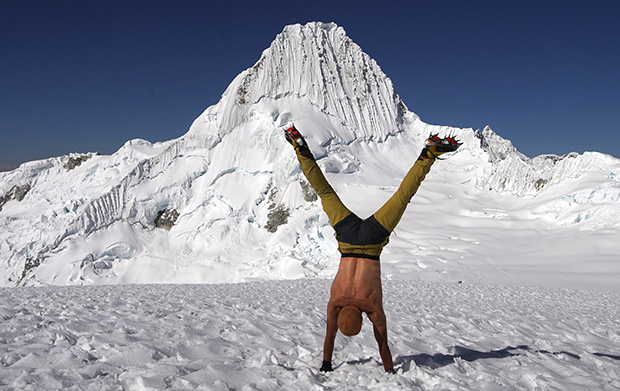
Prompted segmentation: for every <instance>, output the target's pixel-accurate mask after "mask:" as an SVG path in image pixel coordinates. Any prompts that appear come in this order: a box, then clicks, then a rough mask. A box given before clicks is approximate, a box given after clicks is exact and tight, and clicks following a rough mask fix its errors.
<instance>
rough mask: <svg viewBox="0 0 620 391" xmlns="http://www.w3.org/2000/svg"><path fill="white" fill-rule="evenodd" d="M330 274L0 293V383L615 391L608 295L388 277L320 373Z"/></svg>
mask: <svg viewBox="0 0 620 391" xmlns="http://www.w3.org/2000/svg"><path fill="white" fill-rule="evenodd" d="M329 283H330V281H329V280H322V279H302V280H294V281H268V282H253V283H239V284H213V285H202V284H201V285H132V286H89V287H37V288H32V287H26V288H2V289H0V298H1V299H0V317H1V318H0V319H2V321H1V322H0V389H2V390H7V391H13V390H19V391H29V390H33V391H34V390H37V391H38V390H58V389H63V390H80V391H85V390H120V389H123V390H163V389H174V390H210V391H227V390H265V391H267V390H334V389H338V390H376V391H381V390H390V391H391V390H421V391H422V390H424V391H431V390H481V391H484V390H489V391H496V390H538V389H541V390H609V391H611V390H617V389H619V388H620V380H619V379H620V365H618V364H619V363H618V360H619V359H620V350H619V348H618V347H619V346H620V333H619V330H620V312H619V310H618V305H617V303H618V302H620V297H619V295H620V294H619V293H618V292H593V291H575V290H568V289H565V290H555V289H549V288H544V287H532V288H523V287H520V288H516V287H507V286H504V287H502V286H490V285H480V284H478V285H468V284H442V283H428V282H412V281H387V282H386V283H385V284H384V294H385V309H386V315H387V320H388V328H389V330H390V347H391V350H392V355H393V357H394V367H395V369H396V372H397V373H396V375H390V374H386V373H385V372H384V370H383V366H382V365H381V362H380V358H379V354H378V349H377V346H376V341H375V340H374V337H373V332H372V327H371V325H370V323H369V322H368V320H366V321H365V323H364V325H363V327H362V331H361V333H360V334H359V335H358V336H356V337H355V338H347V337H343V336H342V335H338V336H337V338H336V349H335V352H334V359H333V364H334V367H335V371H334V372H331V373H329V374H323V373H321V372H319V367H320V364H321V357H322V346H323V337H324V330H325V329H324V327H325V302H326V301H327V299H328V294H329Z"/></svg>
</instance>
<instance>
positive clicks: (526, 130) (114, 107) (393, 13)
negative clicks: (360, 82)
mask: <svg viewBox="0 0 620 391" xmlns="http://www.w3.org/2000/svg"><path fill="white" fill-rule="evenodd" d="M396 4H397V5H396ZM308 21H322V22H335V23H337V24H338V25H340V26H342V27H343V28H344V29H345V30H346V31H347V33H348V35H349V36H350V37H351V38H352V39H353V41H355V42H356V43H357V44H358V45H360V46H361V48H362V49H363V50H364V51H365V52H366V53H368V54H369V55H370V56H371V57H373V58H374V59H375V60H376V61H377V63H378V64H379V65H380V66H381V68H382V69H383V71H384V72H385V73H386V74H387V75H388V76H389V77H390V78H391V79H392V81H393V82H394V85H395V86H396V89H397V91H398V92H399V94H400V95H401V96H402V98H403V100H404V101H405V103H406V104H407V106H408V107H409V109H410V110H411V111H413V112H415V113H416V114H418V115H419V116H420V117H421V118H422V120H423V121H425V122H427V123H431V124H439V125H451V126H458V127H471V128H474V129H478V128H483V127H484V126H485V125H490V126H491V127H492V128H493V129H494V130H495V131H496V132H497V133H498V134H500V135H501V136H502V137H504V138H507V139H509V140H511V141H512V142H513V144H514V145H515V146H516V147H517V148H518V149H519V150H520V151H521V152H523V153H524V154H526V155H527V156H530V157H533V156H535V155H538V154H541V153H555V154H560V155H561V154H565V153H568V152H572V151H577V152H583V151H599V152H603V153H608V154H612V155H614V156H616V157H620V126H619V125H618V124H619V123H620V119H619V118H618V114H619V113H620V27H619V26H620V2H619V1H598V0H589V1H568V0H564V1H546V0H539V1H502V0H497V1H475V2H474V1H463V0H459V1H456V0H455V1H439V0H435V1H402V2H400V3H399V2H377V1H335V0H332V1H321V0H315V1H310V2H296V1H264V2H257V1H247V2H246V1H229V0H228V1H218V0H215V1H190V0H177V1H161V0H159V1H158V0H152V1H128V0H124V1H115V0H111V1H103V0H101V1H95V0H90V1H89V0H84V1H64V0H55V1H31V0H20V1H8V0H5V1H2V2H1V3H0V132H1V136H0V164H1V165H11V166H15V165H18V164H20V163H22V162H25V161H30V160H36V159H42V158H47V157H51V156H59V155H64V154H67V153H70V152H89V151H98V152H100V153H102V154H111V153H113V152H114V151H116V150H117V149H118V148H119V147H120V146H121V145H123V144H124V143H125V141H127V140H129V139H132V138H144V139H147V140H149V141H152V142H156V141H164V140H169V139H172V138H176V137H178V136H180V135H182V134H184V133H185V132H186V131H187V130H188V128H189V126H190V124H191V123H192V122H193V120H194V119H195V118H196V117H197V116H198V115H200V113H201V112H202V111H203V110H204V109H205V108H207V107H208V106H210V105H212V104H215V103H217V101H218V100H219V98H220V96H221V94H222V93H223V92H224V90H225V89H226V87H227V86H228V84H229V83H230V82H231V81H232V80H233V78H234V77H235V76H236V75H238V74H239V73H240V72H242V71H243V70H244V69H246V68H249V67H251V66H252V65H253V64H254V63H255V62H256V61H257V60H258V59H259V57H260V55H261V53H262V51H263V50H264V49H266V48H267V47H269V45H270V44H271V42H272V41H273V39H274V38H275V36H276V35H277V34H278V33H280V32H281V31H282V29H283V28H284V26H285V25H288V24H293V23H306V22H308Z"/></svg>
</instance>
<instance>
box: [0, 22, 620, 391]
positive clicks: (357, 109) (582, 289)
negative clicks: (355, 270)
mask: <svg viewBox="0 0 620 391" xmlns="http://www.w3.org/2000/svg"><path fill="white" fill-rule="evenodd" d="M288 121H294V123H295V124H296V125H297V127H298V128H299V129H300V130H301V131H302V133H303V134H304V135H305V136H306V138H307V140H308V142H309V144H310V146H311V148H312V150H313V152H314V154H315V156H316V158H317V160H318V162H319V165H320V166H321V167H322V169H323V170H324V171H325V172H326V176H327V177H328V179H329V181H330V182H331V183H332V185H333V186H334V188H335V189H336V190H337V192H338V194H339V195H340V197H341V198H342V200H343V201H344V203H345V204H346V205H347V206H348V207H349V208H350V209H352V210H353V211H354V212H356V213H357V214H358V215H360V216H361V217H367V216H369V215H371V214H372V213H374V212H375V211H376V210H377V209H378V208H379V207H380V206H381V205H382V204H383V203H384V202H385V201H386V200H387V199H388V198H389V197H390V196H391V194H393V192H394V191H395V190H396V188H397V187H398V185H399V183H400V181H401V179H402V177H403V176H404V175H405V173H406V172H407V170H408V169H409V167H410V166H411V164H413V162H414V161H415V159H416V158H417V155H418V154H419V151H420V149H421V148H422V145H423V142H424V140H425V138H426V137H427V136H428V134H429V133H431V132H432V133H437V132H438V133H440V134H453V135H456V136H457V137H458V138H459V139H460V140H462V141H463V145H462V147H461V148H460V149H459V151H457V152H456V153H454V154H452V156H450V157H449V158H448V159H447V160H445V161H439V162H437V163H436V164H435V165H434V166H433V168H432V170H431V172H430V174H429V175H428V177H427V179H426V180H425V181H424V183H423V184H422V186H421V187H420V190H419V192H418V194H416V195H415V196H414V197H413V199H412V202H411V204H410V206H409V208H408V209H407V211H406V212H405V215H404V216H403V220H402V221H401V223H400V224H399V226H398V227H397V229H396V231H395V232H394V234H393V235H392V236H391V239H390V244H389V245H388V246H387V247H386V248H385V250H384V253H383V254H382V261H381V262H382V270H383V277H384V284H385V305H386V311H387V313H388V320H389V327H388V329H389V330H390V333H391V336H390V343H391V346H392V350H393V353H394V358H395V362H396V365H397V368H398V374H397V375H396V376H392V377H390V376H387V375H385V374H384V373H382V371H381V369H380V365H379V364H378V361H377V360H378V354H377V351H376V350H377V349H376V347H375V346H374V339H373V338H372V335H371V334H372V333H369V332H368V329H366V330H365V332H364V334H363V335H362V336H361V337H356V338H353V339H345V338H340V337H339V338H340V339H338V346H337V351H336V359H335V362H336V365H337V366H338V369H337V370H336V372H334V373H331V374H328V375H325V374H321V373H317V367H318V365H319V364H320V356H321V349H322V339H323V329H324V309H325V305H326V302H327V295H328V292H329V281H330V278H331V277H333V275H334V274H335V272H336V269H337V266H338V253H337V250H336V242H335V239H334V231H333V229H332V228H331V227H330V226H329V222H328V221H327V218H326V216H325V214H324V213H323V212H322V209H321V205H320V201H318V200H313V199H312V197H311V195H312V194H311V192H308V190H307V183H306V181H305V179H304V177H303V174H302V173H301V171H300V168H299V165H298V163H297V161H296V158H295V155H294V152H293V151H292V149H291V148H290V146H289V145H288V144H287V143H286V141H285V140H284V137H283V135H282V132H281V130H280V129H279V128H280V126H281V125H283V124H284V123H286V122H288ZM524 126H527V124H524ZM75 156H79V155H72V156H63V157H57V158H51V159H47V160H41V161H35V162H29V163H25V164H23V165H22V166H20V167H19V168H18V169H16V170H13V171H10V172H2V173H0V197H4V196H5V195H6V194H9V193H10V191H11V189H13V188H14V187H15V186H18V187H21V186H25V185H29V186H30V190H29V191H28V193H27V194H26V195H25V197H24V198H23V200H21V201H19V200H16V199H11V200H0V202H1V203H2V209H1V210H0V285H1V286H4V287H7V288H1V289H0V295H1V296H2V300H0V311H1V312H0V316H1V317H2V318H0V320H1V322H0V340H1V341H2V344H1V345H0V388H1V389H20V390H21V389H42V388H44V389H58V388H73V389H163V388H166V387H168V388H170V389H209V390H211V389H215V390H219V389H222V390H227V389H238V390H250V389H261V390H263V389H287V388H288V389H295V390H297V389H352V390H353V389H376V390H383V389H389V390H392V389H422V390H441V389H448V390H452V389H465V390H466V389H483V390H497V389H515V390H538V389H540V390H581V389H587V390H590V389H602V390H607V389H609V390H611V389H618V388H620V384H619V380H618V379H619V377H618V363H617V360H618V355H619V354H620V348H619V347H620V344H619V343H618V342H619V334H618V331H617V330H618V329H619V327H618V324H617V323H618V321H617V320H616V319H618V318H619V317H618V311H619V310H618V308H619V307H618V304H617V303H618V302H619V301H618V295H619V294H620V259H619V255H620V241H618V237H619V234H620V176H619V175H618V172H619V171H620V160H619V159H617V158H615V157H613V156H608V155H603V154H600V153H596V152H587V153H584V154H576V153H574V154H569V155H566V156H563V157H559V156H555V155H542V156H538V157H535V158H532V159H530V158H528V157H526V156H523V155H522V154H521V153H519V152H518V151H517V150H516V149H515V148H514V147H513V146H512V144H511V143H510V141H508V140H505V139H503V138H502V137H500V136H499V135H498V134H496V133H495V132H494V131H493V130H491V129H490V128H488V127H487V128H485V129H483V130H482V131H474V130H473V129H459V128H451V127H446V126H436V125H429V124H426V123H424V122H423V121H422V120H421V119H420V117H418V116H417V115H416V114H414V113H413V112H411V111H409V110H408V109H407V107H406V106H405V104H404V103H403V102H402V100H401V99H400V97H399V96H398V94H397V93H396V92H395V88H394V86H393V85H392V82H391V81H390V79H389V78H388V77H387V76H386V75H385V74H383V72H382V71H381V69H380V68H379V66H378V65H377V64H376V62H375V61H374V60H372V59H371V58H370V57H368V56H367V55H366V54H365V53H364V52H363V51H362V50H361V48H359V47H358V46H357V45H356V44H355V43H353V42H352V41H351V40H350V39H349V38H348V37H347V36H346V33H345V32H344V30H343V29H342V28H340V27H338V26H336V25H334V24H322V23H310V24H308V25H305V26H300V25H295V26H288V27H286V28H285V29H284V31H283V32H282V34H280V35H278V37H276V40H275V41H274V42H273V43H272V45H271V46H270V47H269V48H268V49H266V50H265V51H264V52H263V53H262V56H261V57H260V59H259V60H258V62H257V63H256V64H255V65H254V66H253V67H252V68H249V69H248V70H246V71H243V72H242V73H241V74H240V75H239V76H238V77H237V78H235V80H233V82H232V83H231V84H230V86H229V88H228V89H227V90H226V91H225V92H224V94H223V95H222V99H221V101H220V102H219V103H217V104H215V105H213V106H210V107H208V108H207V109H206V110H205V112H204V113H202V114H201V115H200V116H199V117H198V118H197V119H196V120H195V121H194V123H193V124H192V126H191V128H190V129H189V131H188V132H187V133H186V134H185V135H184V136H182V137H180V138H178V139H175V140H170V141H167V142H162V143H155V144H152V143H150V142H148V141H146V140H140V139H136V140H130V141H128V142H127V143H126V144H125V145H124V146H123V147H122V148H121V149H119V151H117V152H116V153H115V154H113V155H111V156H101V155H94V156H92V158H90V159H88V160H86V161H84V162H82V163H81V165H79V166H78V167H76V168H74V169H72V170H70V171H68V170H67V169H66V168H65V167H64V166H65V164H66V163H67V162H68V160H69V159H70V158H71V157H75ZM5 201H6V202H5ZM164 209H175V210H176V211H178V213H179V216H178V219H177V220H176V222H175V225H174V226H173V227H172V228H171V229H170V231H167V230H164V229H159V228H155V224H154V220H155V218H156V216H157V215H158V212H160V211H162V210H164ZM274 211H279V212H281V214H284V215H286V212H288V216H287V218H285V219H280V220H274V219H273V216H274V213H273V212H274ZM267 227H275V228H276V229H275V232H270V231H269V230H268V229H267ZM229 283H236V284H229ZM132 284H145V285H132ZM167 284H178V285H167ZM187 284H197V285H187ZM205 284H212V285H205ZM16 285H19V286H20V287H19V288H14V287H15V286H16ZM70 285H76V286H77V285H86V286H84V287H67V286H70ZM54 286H57V287H54ZM9 287H10V288H9ZM34 287H36V288H34ZM347 387H348V388H347Z"/></svg>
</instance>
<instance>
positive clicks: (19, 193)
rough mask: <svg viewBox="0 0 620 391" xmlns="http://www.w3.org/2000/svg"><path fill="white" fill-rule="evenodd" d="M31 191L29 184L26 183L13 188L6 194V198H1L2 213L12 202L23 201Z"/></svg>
mask: <svg viewBox="0 0 620 391" xmlns="http://www.w3.org/2000/svg"><path fill="white" fill-rule="evenodd" d="M29 191H30V184H29V183H26V184H25V185H22V186H18V185H15V186H13V187H12V188H11V189H10V190H9V191H7V192H6V194H5V195H4V196H0V211H1V210H2V207H3V206H4V205H5V204H6V203H7V202H9V201H11V200H16V201H22V200H23V199H24V197H26V194H27V193H28V192H29Z"/></svg>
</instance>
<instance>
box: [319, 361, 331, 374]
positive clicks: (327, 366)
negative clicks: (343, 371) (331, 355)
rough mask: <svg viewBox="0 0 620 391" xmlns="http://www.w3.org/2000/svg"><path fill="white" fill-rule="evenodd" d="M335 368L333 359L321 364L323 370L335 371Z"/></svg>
mask: <svg viewBox="0 0 620 391" xmlns="http://www.w3.org/2000/svg"><path fill="white" fill-rule="evenodd" d="M333 371H334V368H332V362H331V361H323V365H322V366H321V372H333Z"/></svg>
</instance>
